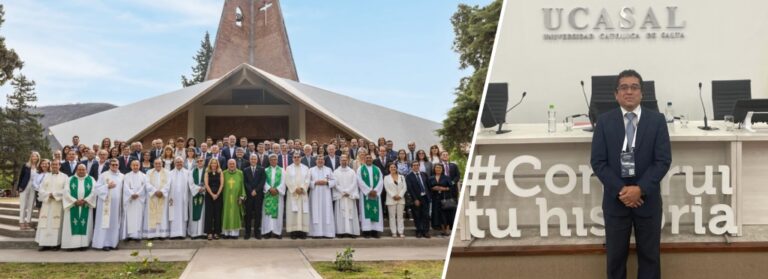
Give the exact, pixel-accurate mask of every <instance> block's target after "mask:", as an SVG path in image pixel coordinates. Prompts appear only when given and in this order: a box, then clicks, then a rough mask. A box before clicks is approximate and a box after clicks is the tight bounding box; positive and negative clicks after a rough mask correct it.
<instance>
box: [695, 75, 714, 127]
mask: <svg viewBox="0 0 768 279" xmlns="http://www.w3.org/2000/svg"><path fill="white" fill-rule="evenodd" d="M699 100H701V110H703V111H704V126H699V129H702V130H705V131H714V130H717V128H715V127H710V126H709V124H707V109H706V107H705V106H704V98H702V97H701V82H699Z"/></svg>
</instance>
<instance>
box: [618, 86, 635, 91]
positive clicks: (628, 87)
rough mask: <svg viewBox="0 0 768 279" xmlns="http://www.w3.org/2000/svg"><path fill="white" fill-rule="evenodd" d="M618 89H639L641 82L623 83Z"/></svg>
mask: <svg viewBox="0 0 768 279" xmlns="http://www.w3.org/2000/svg"><path fill="white" fill-rule="evenodd" d="M617 89H618V90H619V91H629V90H632V91H638V90H640V85H639V84H632V85H627V84H623V85H621V86H619V87H618V88H617Z"/></svg>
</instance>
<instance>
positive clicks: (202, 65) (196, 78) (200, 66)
mask: <svg viewBox="0 0 768 279" xmlns="http://www.w3.org/2000/svg"><path fill="white" fill-rule="evenodd" d="M211 56H213V46H211V36H210V35H209V34H208V31H205V37H204V38H203V41H202V42H200V49H199V50H198V51H197V55H195V57H193V59H195V62H196V63H197V65H195V66H194V67H192V78H191V79H189V78H187V77H186V76H184V75H182V76H181V85H183V86H184V87H188V86H192V85H195V84H198V83H201V82H203V81H205V76H206V74H207V73H208V64H209V62H210V61H211Z"/></svg>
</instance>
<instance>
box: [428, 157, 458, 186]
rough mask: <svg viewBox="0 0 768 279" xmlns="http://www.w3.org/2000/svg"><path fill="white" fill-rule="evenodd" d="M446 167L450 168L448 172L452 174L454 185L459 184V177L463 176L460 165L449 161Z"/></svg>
mask: <svg viewBox="0 0 768 279" xmlns="http://www.w3.org/2000/svg"><path fill="white" fill-rule="evenodd" d="M446 167H447V168H448V174H450V178H451V182H452V183H453V185H459V179H460V178H461V170H459V166H458V165H456V164H454V163H451V162H449V163H448V166H446ZM433 175H434V174H433Z"/></svg>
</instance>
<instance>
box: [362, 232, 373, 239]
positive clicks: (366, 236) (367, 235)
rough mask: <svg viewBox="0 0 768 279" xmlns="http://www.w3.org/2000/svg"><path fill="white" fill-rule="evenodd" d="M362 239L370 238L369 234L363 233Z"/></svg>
mask: <svg viewBox="0 0 768 279" xmlns="http://www.w3.org/2000/svg"><path fill="white" fill-rule="evenodd" d="M363 237H365V238H371V233H370V232H363Z"/></svg>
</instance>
